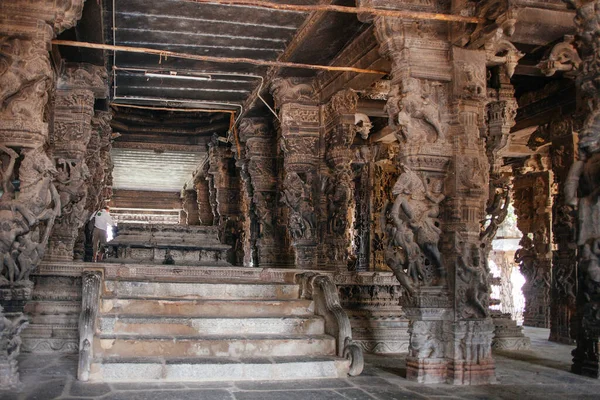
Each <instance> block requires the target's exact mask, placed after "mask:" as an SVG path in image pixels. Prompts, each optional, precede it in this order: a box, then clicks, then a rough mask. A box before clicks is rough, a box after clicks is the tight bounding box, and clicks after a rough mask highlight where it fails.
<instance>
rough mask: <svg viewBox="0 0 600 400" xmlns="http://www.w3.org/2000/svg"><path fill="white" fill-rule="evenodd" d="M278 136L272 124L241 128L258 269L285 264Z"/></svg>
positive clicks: (255, 121)
mask: <svg viewBox="0 0 600 400" xmlns="http://www.w3.org/2000/svg"><path fill="white" fill-rule="evenodd" d="M274 136H275V132H274V130H273V129H272V128H270V127H269V125H268V122H267V121H266V120H264V119H259V118H247V119H244V120H242V122H241V124H240V141H241V142H242V144H243V145H244V146H245V154H246V161H247V170H248V175H249V178H250V185H251V191H252V203H251V215H252V216H253V218H254V220H253V225H252V236H253V237H255V238H256V239H255V242H254V246H255V251H256V254H257V257H256V261H257V266H258V267H270V266H277V265H280V264H281V260H280V258H279V257H280V255H281V254H280V253H281V251H280V250H281V247H282V246H283V243H282V242H281V240H280V237H281V235H280V234H278V230H279V227H278V225H277V224H276V220H275V210H276V209H277V185H276V176H277V175H276V160H275V145H274Z"/></svg>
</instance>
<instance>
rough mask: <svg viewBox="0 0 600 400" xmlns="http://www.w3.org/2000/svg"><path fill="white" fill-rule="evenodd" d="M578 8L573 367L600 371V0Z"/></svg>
mask: <svg viewBox="0 0 600 400" xmlns="http://www.w3.org/2000/svg"><path fill="white" fill-rule="evenodd" d="M567 3H569V4H570V5H571V6H572V7H574V8H576V11H577V15H576V17H575V26H576V28H577V44H578V46H577V50H578V53H579V54H578V55H579V57H580V60H581V63H580V64H579V65H577V67H578V68H576V85H577V90H578V99H577V100H578V102H577V103H578V104H577V108H578V114H579V115H581V116H584V118H585V121H584V123H583V126H582V127H581V129H580V130H579V141H578V147H577V150H578V153H577V161H575V162H574V163H573V165H572V166H571V168H570V170H569V172H568V175H567V177H566V180H565V185H564V195H565V204H566V205H569V206H572V207H574V208H575V210H576V211H577V215H578V221H577V242H576V243H577V246H578V263H577V288H578V290H577V299H576V303H577V313H576V316H575V321H576V322H575V323H574V324H573V331H574V335H573V336H575V337H576V339H577V348H576V349H575V350H573V352H572V354H573V364H572V366H571V371H573V372H575V373H577V374H581V375H586V376H591V377H594V378H598V377H600V363H599V361H600V358H599V357H600V354H599V337H600V312H599V310H600V197H599V196H598V193H599V192H600V84H599V83H598V82H600V68H599V65H600V40H599V38H600V24H598V9H599V8H600V1H598V0H580V1H576V0H571V1H567Z"/></svg>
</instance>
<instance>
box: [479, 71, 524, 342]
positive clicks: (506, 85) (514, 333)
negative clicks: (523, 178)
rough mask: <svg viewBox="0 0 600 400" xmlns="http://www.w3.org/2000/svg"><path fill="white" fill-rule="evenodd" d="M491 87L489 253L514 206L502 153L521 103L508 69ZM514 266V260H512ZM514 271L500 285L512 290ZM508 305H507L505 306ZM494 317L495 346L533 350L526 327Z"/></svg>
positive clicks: (485, 230)
mask: <svg viewBox="0 0 600 400" xmlns="http://www.w3.org/2000/svg"><path fill="white" fill-rule="evenodd" d="M490 74H491V79H490V81H491V84H490V87H488V93H487V95H488V104H487V109H486V111H487V130H484V132H485V133H484V137H485V148H486V154H487V158H488V162H489V164H490V183H489V196H488V200H487V205H486V209H485V213H486V218H485V220H484V223H483V226H482V231H481V234H480V239H481V241H482V245H483V246H485V248H486V251H487V253H488V254H491V252H492V242H493V240H494V238H495V237H496V232H497V231H498V227H499V226H500V225H501V224H502V223H503V222H504V220H505V219H506V216H507V215H508V206H509V205H510V192H511V182H510V177H509V176H507V174H506V173H503V171H502V166H503V157H502V156H501V154H500V152H501V151H502V150H503V149H504V148H505V147H506V145H507V144H508V136H509V134H510V129H511V128H512V127H513V126H514V125H515V117H516V115H517V108H518V105H517V101H516V99H515V97H514V95H515V90H514V88H513V85H512V84H511V82H510V76H509V74H508V72H507V70H506V68H505V67H504V66H502V67H496V68H492V70H491V71H490ZM499 261H501V262H500V265H503V264H505V260H504V258H502V257H500V258H499ZM511 263H512V260H511ZM510 270H511V268H509V267H507V266H501V271H502V273H501V276H500V277H499V278H498V279H499V283H500V286H501V287H502V288H503V289H504V288H506V287H512V285H511V282H510ZM504 292H505V291H504V290H503V294H504V296H503V297H504V301H503V303H504V302H506V301H509V302H510V303H512V297H510V296H512V293H510V292H508V293H504ZM503 305H504V304H503ZM490 315H491V317H492V319H493V321H494V326H495V329H494V338H493V342H492V346H493V347H494V348H497V349H506V350H522V349H526V348H529V346H530V340H529V339H528V338H526V337H525V336H524V335H523V333H522V330H523V328H522V327H519V326H517V324H516V322H515V321H513V320H512V316H511V315H510V314H509V313H502V311H500V310H491V311H490Z"/></svg>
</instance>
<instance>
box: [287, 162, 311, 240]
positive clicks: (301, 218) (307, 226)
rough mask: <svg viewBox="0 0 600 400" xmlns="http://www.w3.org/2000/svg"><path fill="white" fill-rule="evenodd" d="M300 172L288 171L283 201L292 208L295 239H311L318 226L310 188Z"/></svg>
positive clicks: (291, 230)
mask: <svg viewBox="0 0 600 400" xmlns="http://www.w3.org/2000/svg"><path fill="white" fill-rule="evenodd" d="M306 186H307V185H306V184H305V182H304V181H303V180H302V178H300V176H299V175H298V173H296V172H294V171H291V172H288V173H287V174H286V176H285V180H284V189H283V199H282V201H283V202H284V203H285V204H286V205H287V206H288V207H289V208H290V234H291V235H292V237H293V238H295V239H310V238H312V237H313V235H314V229H315V226H316V220H315V214H314V211H313V209H312V198H311V195H310V192H309V190H308V189H309V188H307V187H306Z"/></svg>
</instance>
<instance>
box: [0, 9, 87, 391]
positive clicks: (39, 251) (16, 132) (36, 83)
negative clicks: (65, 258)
mask: <svg viewBox="0 0 600 400" xmlns="http://www.w3.org/2000/svg"><path fill="white" fill-rule="evenodd" d="M82 9H83V0H66V1H62V2H58V3H57V2H48V1H29V0H6V1H2V2H1V3H0V41H1V42H2V46H0V48H1V50H0V53H1V55H2V59H3V68H2V69H1V71H0V150H1V152H2V154H0V157H1V158H2V197H1V198H0V225H2V227H3V228H2V230H3V237H4V238H3V240H2V248H1V249H0V255H1V257H2V262H1V263H0V265H2V267H0V309H1V308H3V311H0V321H2V322H1V323H0V386H1V387H3V388H6V387H12V386H16V385H17V384H18V382H19V375H18V369H17V361H16V357H17V356H18V354H19V348H20V342H21V341H20V338H19V334H20V331H21V329H23V327H24V325H25V324H26V321H25V320H24V319H23V314H22V311H23V306H24V303H25V302H26V301H27V300H29V299H30V298H31V292H32V283H31V281H29V274H30V273H31V271H32V270H33V269H34V268H35V267H36V266H37V265H38V263H39V262H40V261H41V259H42V258H43V256H44V251H45V248H46V244H47V241H48V236H49V234H50V230H51V228H52V225H53V224H54V219H55V217H56V216H57V215H58V213H59V211H60V200H59V199H58V193H57V192H56V188H55V187H54V184H53V183H52V181H53V178H54V176H55V174H56V172H57V171H56V168H55V167H54V165H53V163H52V161H51V160H50V159H49V158H48V155H47V154H46V152H45V150H44V149H43V146H44V145H45V144H46V142H47V137H48V119H47V117H48V113H45V111H46V103H47V101H48V90H49V89H50V88H51V87H52V85H53V73H52V68H51V65H50V58H49V53H48V51H49V50H50V40H51V39H52V38H53V36H54V35H55V34H58V33H60V32H62V31H63V30H65V29H67V28H70V27H72V26H73V25H74V24H75V23H76V21H77V19H79V17H80V16H81V11H82ZM17 160H20V162H17Z"/></svg>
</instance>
